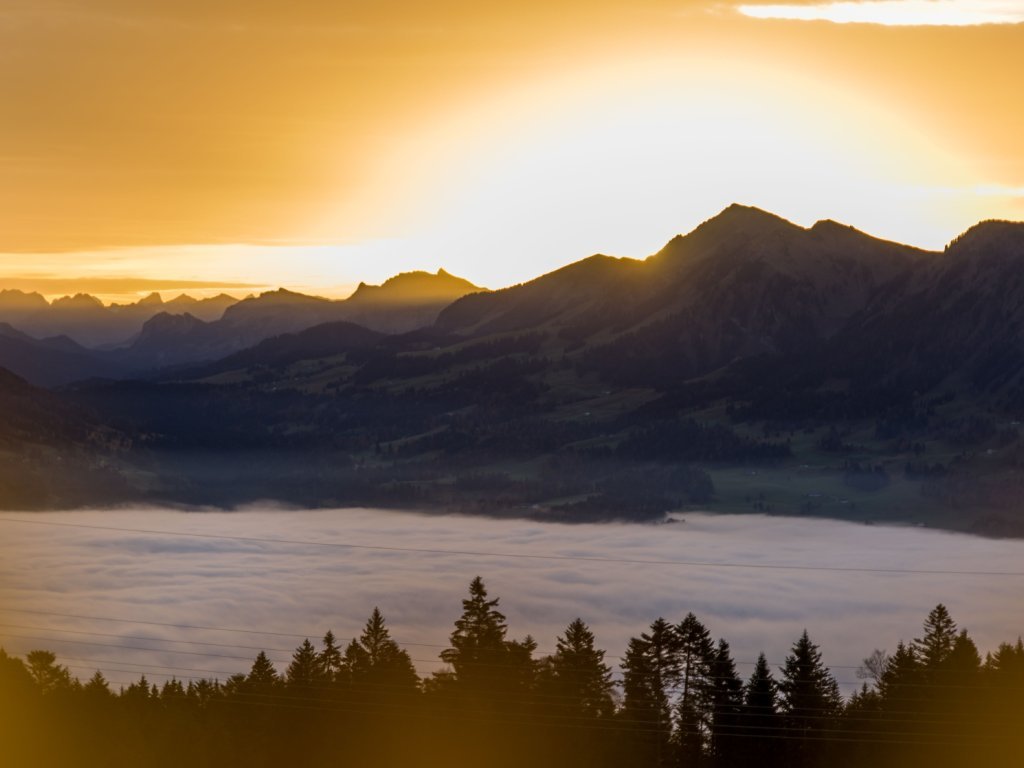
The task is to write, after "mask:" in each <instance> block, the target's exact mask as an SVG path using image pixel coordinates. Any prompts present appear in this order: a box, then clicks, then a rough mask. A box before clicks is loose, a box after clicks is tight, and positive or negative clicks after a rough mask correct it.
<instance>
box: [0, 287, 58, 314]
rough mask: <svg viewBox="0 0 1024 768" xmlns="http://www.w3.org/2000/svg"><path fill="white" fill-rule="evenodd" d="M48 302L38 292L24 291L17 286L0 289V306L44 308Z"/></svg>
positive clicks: (7, 307)
mask: <svg viewBox="0 0 1024 768" xmlns="http://www.w3.org/2000/svg"><path fill="white" fill-rule="evenodd" d="M49 305H50V303H49V302H48V301H47V300H46V299H45V298H43V297H42V296H41V295H40V294H38V293H26V292H25V291H19V290H18V289H17V288H11V289H4V290H2V291H0V308H3V309H46V307H48V306H49Z"/></svg>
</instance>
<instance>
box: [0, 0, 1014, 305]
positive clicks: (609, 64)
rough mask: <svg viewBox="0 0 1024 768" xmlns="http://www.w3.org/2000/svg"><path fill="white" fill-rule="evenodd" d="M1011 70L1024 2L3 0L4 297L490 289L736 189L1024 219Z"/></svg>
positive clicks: (852, 216)
mask: <svg viewBox="0 0 1024 768" xmlns="http://www.w3.org/2000/svg"><path fill="white" fill-rule="evenodd" d="M1022 71H1024V3H1021V2H1019V0H866V1H864V2H850V1H846V0H844V1H842V2H810V3H808V2H804V1H794V2H788V3H779V2H758V0H743V1H741V0H630V1H629V2H626V1H625V0H587V2H583V1H582V0H558V1H556V2H551V1H550V0H544V2H540V1H539V0H516V2H510V1H508V0H493V1H491V2H483V3H481V2H467V1H466V0H375V2H365V1H364V0H351V1H350V2H346V3H339V2H337V1H336V0H291V1H290V2H283V1H280V0H245V1H244V2H243V0H224V1H223V2H218V3H209V2H199V0H145V1H140V0H90V1H89V2H88V3H85V2H76V1H75V0H0V105H2V106H0V288H2V287H7V284H6V283H5V279H7V281H8V282H10V280H13V279H15V278H17V279H18V280H20V281H21V282H19V283H18V287H25V286H26V285H28V286H31V281H33V280H39V281H44V282H40V290H42V291H43V292H44V293H51V294H52V293H54V289H53V286H54V285H55V281H57V282H59V281H69V280H71V281H77V282H76V283H75V284H76V286H82V288H83V290H89V289H90V287H98V288H99V290H97V291H94V292H98V293H104V290H103V286H104V285H109V283H98V284H96V286H92V284H91V283H90V281H96V280H103V281H110V280H119V281H125V280H129V281H130V280H132V279H137V280H139V281H140V283H139V292H148V291H149V290H152V289H153V288H154V284H153V281H156V283H158V284H159V283H161V282H162V281H163V282H166V283H167V284H174V285H176V286H179V285H190V284H196V283H205V284H209V285H211V286H213V285H218V286H223V285H234V284H238V285H241V284H245V285H247V286H252V285H256V286H278V285H280V286H285V287H289V288H293V289H299V290H308V291H312V292H317V293H321V294H325V295H335V296H342V295H345V294H347V293H348V292H350V291H351V289H352V288H353V287H354V286H355V284H357V283H358V282H360V281H363V280H365V281H367V282H371V283H376V282H380V281H382V280H384V279H386V278H387V277H389V276H391V275H393V274H395V273H397V272H401V271H408V270H412V269H426V270H430V271H436V269H438V268H439V267H443V268H445V269H447V270H448V271H450V272H453V273H455V274H458V275H461V276H464V277H466V278H468V279H470V280H472V281H473V282H475V283H477V284H479V285H484V286H488V287H501V286H504V285H509V284H513V283H516V282H520V281H523V280H528V279H531V278H533V277H535V276H537V275H539V274H542V273H544V272H547V271H550V270H552V269H555V268H558V267H560V266H563V265H565V264H567V263H569V262H572V261H575V260H577V259H580V258H583V257H585V256H587V255H590V254H592V253H595V252H603V253H609V254H613V255H619V256H634V257H640V258H642V257H645V256H647V255H649V254H650V253H652V252H654V251H656V250H657V249H658V248H659V247H660V246H661V245H663V244H664V243H665V242H666V241H667V240H669V239H670V238H671V237H672V236H673V235H675V234H677V233H681V232H686V231H689V230H690V229H692V228H693V227H694V226H696V225H697V224H699V223H700V222H701V221H702V220H704V219H707V218H709V217H711V216H713V215H714V214H715V213H717V212H718V211H719V210H721V209H722V208H724V207H726V206H727V205H728V204H730V203H732V202H740V203H743V204H749V205H756V206H759V207H762V208H765V209H767V210H771V211H773V212H775V213H778V214H779V215H782V216H784V217H786V218H788V219H790V220H792V221H795V222H797V223H799V224H802V225H805V226H806V225H810V224H812V223H813V222H814V221H816V220H818V219H822V218H832V219H836V220H840V221H843V222H845V223H848V224H852V225H854V226H856V227H858V228H860V229H863V230H865V231H868V232H870V233H872V234H875V235H877V236H881V237H886V238H890V239H895V240H899V241H902V242H907V243H911V244H913V245H918V246H922V247H928V248H935V249H938V248H941V247H942V246H943V245H944V244H945V243H946V242H948V241H949V240H950V239H952V238H953V237H954V236H955V235H956V234H958V233H960V232H962V231H963V230H964V229H966V228H967V227H969V226H970V225H971V224H973V223H975V222H977V221H979V220H982V219H988V218H1008V219H1022V218H1024V149H1022V148H1021V146H1020V142H1019V137H1020V136H1021V135H1022V134H1024V100H1022V99H1020V98H1019V96H1018V94H1019V85H1020V84H1019V74H1020V72H1022ZM47 280H48V281H50V282H45V281H47ZM141 281H148V282H145V283H143V282H141ZM121 285H122V286H128V287H129V288H130V287H132V286H131V285H130V283H124V282H122V283H121ZM160 287H161V286H159V285H158V286H157V288H158V289H159V288H160ZM168 290H171V289H170V288H168ZM178 292H180V291H178ZM106 293H108V294H109V293H110V292H109V291H107V292H106ZM131 293H132V291H131V290H127V291H121V292H120V293H119V294H118V297H119V298H123V296H125V295H130V294H131Z"/></svg>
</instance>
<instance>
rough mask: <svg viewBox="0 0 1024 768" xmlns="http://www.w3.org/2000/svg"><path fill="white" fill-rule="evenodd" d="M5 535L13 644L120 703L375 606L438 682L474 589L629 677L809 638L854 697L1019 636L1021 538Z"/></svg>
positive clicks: (80, 519)
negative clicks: (655, 642)
mask: <svg viewBox="0 0 1024 768" xmlns="http://www.w3.org/2000/svg"><path fill="white" fill-rule="evenodd" d="M0 517H2V518H3V520H2V521H0V531H2V543H0V555H2V556H0V645H2V646H3V647H5V648H6V649H7V650H8V652H11V653H14V654H17V655H22V654H24V653H25V652H27V651H29V650H31V649H35V648H46V649H49V650H53V651H55V652H56V653H57V654H58V656H59V661H60V662H61V663H64V664H67V665H68V666H69V667H70V668H71V671H72V673H73V674H75V675H76V676H78V677H80V678H82V679H85V678H87V677H88V676H89V675H91V673H92V671H93V670H95V669H101V670H103V672H104V673H105V674H106V675H107V678H108V679H109V680H110V681H111V682H112V684H114V687H115V688H116V687H117V686H118V685H121V684H124V685H127V684H128V683H129V682H132V681H134V680H136V679H138V677H139V676H140V675H142V674H145V675H146V677H147V678H148V679H149V680H151V681H154V682H160V681H162V680H164V679H166V678H168V677H171V676H176V677H178V678H179V679H187V678H193V677H216V678H220V679H224V678H226V677H228V676H229V675H230V674H233V673H235V672H246V671H248V668H249V666H250V664H251V661H252V658H253V657H254V656H255V655H256V653H257V651H258V650H261V649H265V650H267V651H268V654H269V655H270V657H271V658H272V659H274V660H275V661H276V662H278V666H279V668H280V669H283V668H284V667H285V666H286V664H287V661H288V659H289V658H290V656H291V653H292V651H293V650H294V649H295V647H296V646H297V645H298V644H299V643H300V642H301V641H302V639H303V638H305V637H309V638H310V639H311V640H313V641H314V642H318V641H319V639H320V638H321V637H322V635H323V634H324V632H325V631H326V630H328V629H331V630H333V631H334V633H335V635H336V636H337V637H338V638H339V641H342V642H347V641H348V639H350V638H351V637H353V636H355V635H357V634H358V633H359V632H360V630H361V628H362V625H363V623H364V622H365V620H366V617H367V616H368V615H369V613H370V611H371V610H372V609H373V608H374V606H378V607H380V609H381V610H382V611H383V613H384V615H385V617H386V619H387V621H388V625H389V627H390V629H391V632H392V635H393V636H394V637H395V639H396V640H398V642H399V643H401V644H403V645H404V646H405V647H406V648H407V649H408V650H409V652H410V654H411V655H412V657H413V658H414V659H415V660H416V664H417V667H418V668H419V670H420V672H421V673H422V674H428V673H429V672H431V671H433V670H436V669H440V668H441V666H442V665H441V663H440V662H439V661H438V658H437V655H438V653H439V652H440V651H441V649H442V648H443V647H445V646H446V643H447V639H448V635H449V633H450V632H451V630H452V626H453V622H454V620H455V619H456V618H457V617H458V616H459V614H460V612H461V603H460V600H461V599H462V598H463V597H464V596H465V594H466V588H467V585H468V583H469V581H470V580H471V579H472V578H473V577H474V576H476V575H478V574H479V575H481V576H482V577H483V578H484V581H485V583H486V585H487V588H488V591H489V593H490V595H491V596H492V597H500V598H501V603H500V606H499V607H500V609H501V610H502V611H503V612H504V613H505V614H506V616H507V617H508V624H509V635H510V637H517V638H521V637H523V636H524V635H526V634H527V633H529V634H531V635H533V636H534V638H536V640H537V642H538V643H539V646H540V650H541V651H553V650H554V646H555V638H556V636H557V635H559V634H561V632H562V631H563V629H564V628H565V626H566V624H568V623H569V622H570V621H571V620H572V619H574V618H576V617H577V616H579V617H581V618H583V619H584V621H586V622H588V623H589V624H590V626H591V628H592V629H593V630H594V631H595V633H596V635H597V639H598V643H599V645H600V647H602V648H605V649H606V650H607V652H608V661H609V662H610V663H612V664H613V666H617V664H618V658H617V657H618V655H619V654H621V653H622V652H623V651H624V649H625V647H626V643H627V641H628V639H629V637H630V636H632V635H636V634H639V633H640V632H641V631H644V630H645V629H646V628H647V626H648V625H649V624H650V622H651V621H652V620H654V619H655V618H657V617H658V616H664V617H666V618H667V619H669V620H670V621H674V622H677V621H679V620H680V619H681V618H682V617H683V616H684V615H685V614H686V613H687V612H689V611H692V612H694V613H696V614H697V616H698V617H699V618H700V619H701V620H702V621H703V622H704V623H705V624H706V625H707V626H708V627H709V629H710V630H711V632H712V633H713V634H714V635H715V636H716V637H725V638H726V639H727V640H729V642H730V644H731V645H732V648H733V652H734V655H735V658H736V659H737V660H738V661H739V662H742V663H741V664H740V665H739V667H740V672H741V674H743V675H747V674H749V671H750V668H751V666H752V664H751V662H753V660H754V659H755V658H756V656H757V654H758V653H759V652H760V651H762V650H763V651H764V652H765V653H766V654H767V656H768V659H769V661H770V662H772V663H773V665H776V666H777V665H779V664H781V663H782V661H783V659H784V657H785V655H786V654H787V652H788V650H789V647H790V645H791V644H792V642H793V640H795V639H796V637H797V636H798V635H799V634H800V632H801V631H802V630H803V629H804V628H807V629H808V631H809V632H810V635H811V638H812V640H814V641H815V642H817V643H818V644H819V645H821V647H822V650H823V652H824V658H825V661H826V663H828V664H829V665H831V666H832V668H833V671H834V673H835V675H836V677H837V678H838V679H839V680H840V681H841V682H842V683H843V688H844V690H846V691H847V692H849V691H850V690H852V689H853V688H855V687H857V686H859V685H860V681H859V680H858V679H857V677H856V674H855V671H856V668H857V666H859V664H860V663H861V660H862V659H863V658H864V657H865V656H867V655H868V654H870V653H871V651H872V650H873V649H874V648H876V647H880V648H886V649H888V650H889V651H892V650H893V649H894V648H895V646H896V643H897V641H898V640H900V639H903V640H905V641H910V640H912V639H913V638H914V637H915V636H919V635H920V634H921V631H920V628H921V622H922V621H923V619H924V617H925V616H926V614H927V613H928V611H929V610H930V609H931V608H932V607H934V606H935V604H936V603H939V602H943V603H945V604H946V605H947V606H948V607H949V609H950V611H951V613H952V615H953V617H954V618H955V619H956V620H957V622H958V623H959V625H960V626H961V627H962V628H966V629H968V631H969V632H970V634H971V636H972V637H973V638H974V639H975V641H976V642H977V644H978V646H979V648H980V649H981V651H982V653H984V652H985V651H986V650H994V648H995V646H996V645H997V644H998V643H999V642H1001V641H1010V640H1015V639H1016V638H1017V636H1018V635H1019V634H1021V633H1022V632H1024V614H1022V613H1021V605H1022V603H1021V588H1022V586H1024V575H1022V572H1024V568H1022V566H1021V563H1024V541H1013V540H989V539H983V538H976V537H970V536H965V535H958V534H950V533H943V532H936V531H931V530H924V529H920V528H896V527H881V526H863V525H855V524H849V523H841V522H832V521H823V520H807V519H795V518H775V517H766V516H756V515H745V516H715V515H707V514H689V515H686V516H685V517H684V518H683V519H681V520H680V521H678V522H676V523H673V524H663V525H638V524H622V525H619V524H595V525H572V526H569V525H553V524H544V523H537V522H526V521H517V520H495V519H486V518H476V517H457V516H439V515H417V514H410V513H406V512H394V511H386V510H375V509H338V510H321V511H286V510H279V509H250V510H245V511H238V512H229V513H225V512H179V511H169V510H159V509H130V510H116V511H92V512H72V513H45V514H29V513H6V514H4V515H2V516H0ZM26 521H27V522H26ZM343 545H358V546H356V547H349V546H343ZM377 547H379V549H377ZM430 550H433V551H430ZM548 556H550V557H551V559H547V558H548ZM573 558H581V559H573ZM584 558H591V559H589V560H588V559H584ZM594 558H596V559H598V560H594ZM629 561H632V562H629ZM638 561H648V562H638ZM650 561H686V563H688V564H685V565H684V564H676V563H666V562H650ZM697 563H718V564H719V565H714V566H713V565H700V564H697ZM749 566H761V567H749ZM764 566H786V567H784V568H775V567H764ZM794 566H797V567H795V568H794ZM819 569H826V570H819ZM842 569H852V570H842ZM872 569H874V570H872ZM915 571H917V572H915ZM921 571H927V573H923V572H921ZM965 572H970V573H965ZM999 572H1002V573H1003V574H1004V575H994V574H997V573H999ZM1005 574H1012V575H1005ZM242 630H245V631H242Z"/></svg>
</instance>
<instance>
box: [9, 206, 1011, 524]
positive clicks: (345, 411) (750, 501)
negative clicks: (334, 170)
mask: <svg viewBox="0 0 1024 768" xmlns="http://www.w3.org/2000/svg"><path fill="white" fill-rule="evenodd" d="M1022 267H1024V224H1009V223H1005V222H988V223H985V224H982V225H979V226H978V227H975V228H973V229H971V230H970V231H968V232H967V233H965V234H964V235H963V236H961V237H960V238H958V239H957V240H956V241H954V242H953V243H952V244H951V245H950V246H949V248H947V249H946V251H945V252H944V253H928V252H924V251H920V250H917V249H914V248H910V247H907V246H903V245H899V244H896V243H891V242H886V241H883V240H878V239H875V238H872V237H870V236H868V235H865V234H863V233H861V232H858V231H857V230H855V229H852V228H850V227H846V226H843V225H841V224H837V223H835V222H832V221H823V222H818V223H817V224H815V225H814V226H812V227H810V228H804V227H800V226H797V225H795V224H792V223H790V222H787V221H785V220H783V219H780V218H779V217H777V216H773V215H771V214H768V213H765V212H763V211H759V210H757V209H754V208H747V207H743V206H732V207H730V208H728V209H726V210H725V211H723V212H722V213H721V214H720V215H719V216H716V217H715V218H713V219H710V220H709V221H707V222H705V223H704V224H702V225H701V226H699V227H697V228H696V229H695V230H694V231H692V232H690V233H689V234H687V235H685V236H680V237H677V238H674V239H673V240H671V241H670V242H669V243H668V244H667V245H666V246H665V247H664V248H663V249H662V250H661V251H659V252H658V253H657V254H655V255H653V256H651V257H650V258H648V259H646V260H642V261H641V260H634V259H620V258H612V257H608V256H600V255H598V256H593V257H590V258H588V259H584V260H582V261H580V262H577V263H575V264H571V265H569V266H566V267H564V268H562V269H559V270H556V271H554V272H552V273H550V274H547V275H544V276H542V277H539V278H537V279H536V280H532V281H530V282H527V283H524V284H521V285H517V286H514V287H512V288H507V289H504V290H500V291H495V292H478V293H474V294H471V295H467V296H464V297H462V298H460V299H458V300H456V301H455V302H454V303H452V304H451V305H449V306H448V307H447V308H445V309H444V310H443V311H442V312H441V313H440V315H439V317H438V319H437V322H436V323H435V324H434V325H433V326H430V327H420V328H417V329H415V330H412V331H409V332H407V333H403V334H387V335H383V334H377V333H375V332H374V331H372V330H367V329H366V328H361V327H359V326H356V325H352V324H351V323H349V322H347V321H338V320H337V319H336V316H346V313H352V312H354V311H355V308H361V307H363V306H367V307H370V308H372V309H373V311H377V310H378V309H379V311H380V312H381V313H382V314H381V316H389V315H387V312H391V313H394V312H396V311H397V310H404V309H406V308H409V307H410V306H411V305H410V304H409V303H408V301H407V296H408V295H422V293H423V291H420V290H410V291H409V292H408V293H407V292H406V289H407V288H409V289H412V288H415V286H416V285H417V283H418V282H419V281H422V280H430V279H431V278H437V279H438V280H440V281H444V282H446V283H448V284H452V285H454V286H455V287H456V288H457V289H458V290H462V288H463V287H464V286H461V283H460V282H459V281H457V279H454V278H451V277H450V276H447V275H445V274H443V273H441V274H440V275H434V276H430V275H425V274H424V273H419V274H417V273H413V274H412V275H405V276H399V278H395V279H394V280H393V281H388V283H386V284H385V285H383V286H380V287H379V288H377V289H370V288H368V287H361V288H360V289H359V290H358V291H357V292H356V294H355V295H353V297H352V298H350V299H348V300H346V301H341V302H332V301H328V300H326V299H319V298H316V297H310V296H302V295H300V294H295V293H291V292H288V291H274V292H271V293H267V294H264V295H262V296H259V297H254V298H251V299H248V300H246V301H243V302H240V303H238V304H236V305H234V306H232V307H230V308H229V309H228V310H227V311H226V312H225V314H224V317H223V318H222V319H220V320H218V321H216V322H212V323H208V322H203V321H202V320H200V319H197V318H195V317H193V316H191V315H187V314H186V315H182V316H171V315H166V314H164V315H158V316H156V317H154V318H153V319H152V320H150V321H149V322H148V323H147V324H146V326H145V328H144V329H143V332H142V333H141V334H140V336H139V338H138V340H137V341H136V343H135V344H134V345H133V346H132V347H131V348H130V349H129V350H126V351H124V352H123V353H122V357H121V361H122V363H124V364H128V363H131V365H133V366H135V369H136V370H138V369H141V368H143V367H146V368H154V367H164V368H167V367H168V366H180V367H178V368H176V369H172V370H165V371H164V372H163V373H162V374H161V376H160V378H159V379H156V380H149V381H129V382H110V381H106V382H91V383H90V382H86V383H79V384H77V385H76V386H75V387H74V388H73V391H70V392H69V397H72V398H73V399H74V400H75V401H76V402H79V403H82V404H84V405H87V406H88V407H90V408H93V409H95V410H97V411H98V412H101V413H103V414H104V415H105V417H106V418H107V419H108V420H109V421H110V423H115V424H118V425H124V426H125V428H126V429H127V428H130V429H131V431H132V434H135V435H139V436H144V437H140V440H143V441H144V444H145V445H146V448H147V450H151V451H153V452H154V454H155V455H159V456H160V457H161V458H160V460H159V462H158V463H157V464H158V467H159V468H158V469H157V470H155V472H156V474H157V475H159V476H160V477H161V478H162V479H163V480H166V483H167V484H166V485H165V486H162V487H163V488H164V490H163V491H161V493H163V494H165V497H166V498H172V499H176V500H187V501H190V502H195V503H225V504H232V503H237V502H238V501H239V497H238V494H239V493H241V491H239V488H241V487H242V486H244V488H245V491H244V495H245V497H246V498H247V499H250V500H251V499H256V498H281V499H283V500H285V501H291V502H295V503H299V501H300V500H301V503H305V504H319V503H359V504H414V505H416V504H445V505H454V506H455V507H460V508H468V509H488V508H492V507H493V506H500V507H502V508H508V509H516V510H524V509H528V510H535V511H536V514H538V515H541V516H544V515H549V516H555V517H556V518H557V519H580V518H587V517H591V518H608V517H617V516H627V517H637V518H651V517H654V518H657V517H658V516H659V515H660V514H662V513H663V512H664V511H665V510H666V509H671V508H673V507H674V506H678V505H685V504H700V505H702V506H703V505H708V504H713V505H719V507H715V506H712V508H723V509H730V510H743V509H747V510H750V509H753V510H757V511H780V512H782V511H785V512H788V513H792V514H835V515H840V516H845V517H851V518H854V519H862V520H876V519H891V518H894V517H895V518H898V519H902V520H915V521H921V522H929V523H934V524H940V525H946V526H951V527H960V528H972V529H976V530H984V531H987V532H992V533H1008V532H1009V533H1014V534H1019V533H1024V514H1021V513H1020V512H1019V504H1018V503H1017V502H1016V499H1018V498H1019V488H1020V486H1021V482H1022V481H1021V479H1020V467H1022V466H1024V441H1022V440H1021V438H1020V435H1019V429H1018V427H1019V425H1020V424H1021V423H1022V422H1024V331H1022V328H1024V326H1022V322H1024V316H1022V315H1024V277H1022V274H1024V269H1022ZM389 292H390V293H391V295H392V296H400V297H402V301H397V300H396V301H397V303H396V301H392V300H391V299H389V298H388V293H389ZM403 301H406V303H403ZM396 307H397V310H396ZM360 311H362V310H361V309H360ZM417 311H418V310H417ZM396 316H397V315H395V314H391V315H390V317H392V318H394V317H396ZM324 318H328V320H327V321H326V322H325V321H324ZM306 323H309V324H310V326H309V327H306V326H305V324H306ZM281 328H285V329H290V330H288V332H282V331H281V330H279V329H281ZM270 337H273V338H270ZM254 339H255V340H256V341H255V342H253V343H250V344H249V347H248V348H246V349H242V348H241V346H242V345H244V344H246V343H249V342H252V340H254ZM10 343H12V344H13V343H23V344H24V343H26V341H25V339H23V338H16V337H14V336H12V337H11V339H10ZM48 351H50V352H55V351H57V350H55V349H49V350H48ZM65 351H66V350H65ZM201 361H202V362H203V364H202V365H197V363H199V362H201ZM186 364H187V365H186ZM243 453H244V454H245V456H244V457H243ZM200 454H201V455H202V457H204V458H203V460H202V461H200V460H199V459H194V458H192V457H193V456H199V455H200ZM256 455H258V457H259V459H258V460H256V459H254V458H253V457H254V456H256ZM214 456H215V457H219V459H222V460H223V461H225V462H228V464H229V465H230V471H227V470H225V471H221V470H224V469H225V467H226V466H228V465H220V464H217V463H216V462H211V461H208V459H209V457H214ZM303 457H305V458H303ZM310 457H315V459H314V458H310ZM748 467H756V469H746V468H748ZM739 468H743V469H742V470H741V469H739ZM812 468H813V474H812ZM760 478H765V479H764V480H762V479H760ZM821 487H824V488H825V489H826V490H825V491H822V490H821ZM889 489H891V493H892V494H893V496H892V498H894V499H897V500H898V503H896V502H893V503H886V502H884V501H880V500H884V499H886V498H888V497H886V494H887V493H890V490H889ZM822 499H828V500H829V501H827V502H826V501H823V500H822ZM829 505H831V506H829ZM530 514H534V512H530Z"/></svg>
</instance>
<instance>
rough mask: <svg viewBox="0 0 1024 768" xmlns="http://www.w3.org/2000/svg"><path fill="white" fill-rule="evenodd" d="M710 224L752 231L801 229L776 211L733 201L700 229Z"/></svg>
mask: <svg viewBox="0 0 1024 768" xmlns="http://www.w3.org/2000/svg"><path fill="white" fill-rule="evenodd" d="M708 225H712V226H716V227H718V226H728V227H730V228H733V229H742V230H746V231H751V232H756V231H761V230H764V229H765V228H772V229H776V228H779V227H785V228H787V229H799V227H797V225H796V224H794V223H793V222H791V221H787V220H786V219H784V218H782V217H781V216H777V215H776V214H774V213H770V212H768V211H765V210H763V209H761V208H757V207H755V206H752V205H740V204H739V203H733V204H732V205H730V206H729V207H727V208H725V209H724V210H723V211H722V212H721V213H719V214H718V215H717V216H714V217H712V218H710V219H708V220H707V221H705V222H704V223H703V224H701V225H700V227H698V229H701V228H703V227H705V226H708Z"/></svg>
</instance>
